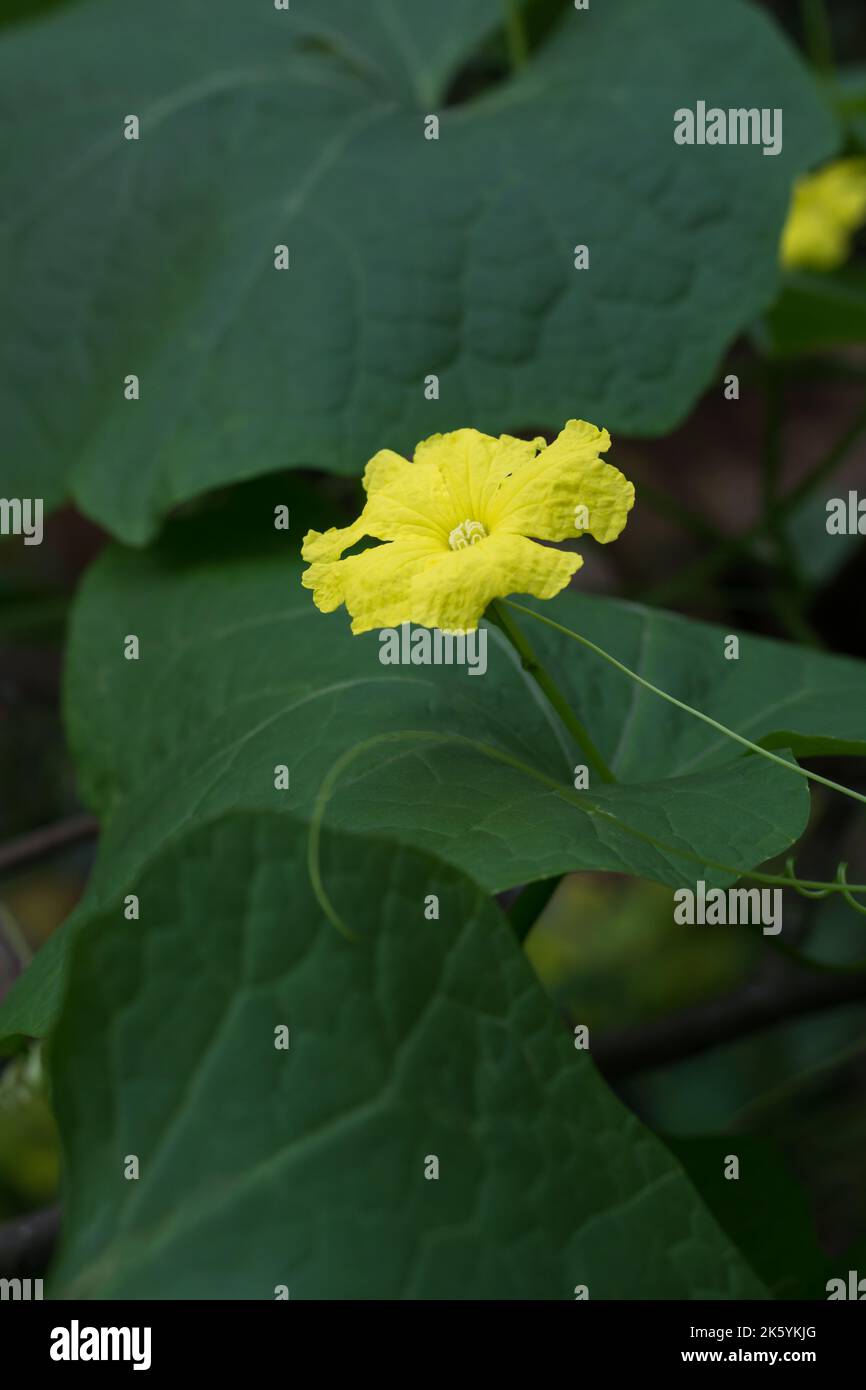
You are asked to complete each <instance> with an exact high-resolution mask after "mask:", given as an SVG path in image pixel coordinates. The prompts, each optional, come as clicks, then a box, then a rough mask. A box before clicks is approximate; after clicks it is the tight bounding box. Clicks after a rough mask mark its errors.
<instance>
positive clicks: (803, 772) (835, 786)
mask: <svg viewBox="0 0 866 1390" xmlns="http://www.w3.org/2000/svg"><path fill="white" fill-rule="evenodd" d="M503 602H504V603H506V604H507V606H508V607H509V608H514V609H516V610H517V612H518V613H528V614H529V616H530V617H531V618H536V619H537V621H538V622H540V623H545V624H546V625H547V627H552V628H553V629H554V630H555V631H556V632H561V633H563V634H564V635H565V636H566V637H573V638H574V640H575V642H580V644H581V645H582V646H584V647H587V648H588V649H589V650H590V651H591V652H595V654H596V656H600V657H603V659H604V660H605V661H607V662H609V663H610V665H611V666H615V667H616V669H617V670H618V671H622V673H623V675H625V676H628V677H629V679H630V680H633V681H636V682H637V684H638V685H642V686H643V687H644V689H645V690H649V691H651V692H652V694H653V695H658V696H659V698H660V699H662V700H666V701H667V702H668V704H669V705H675V706H676V708H677V709H681V710H684V711H685V713H686V714H690V715H692V717H693V718H694V719H700V721H701V723H703V724H709V726H710V728H711V729H715V730H717V732H718V733H720V734H724V735H725V737H726V738H730V739H733V741H734V742H735V743H739V744H740V745H741V746H742V747H743V748H748V750H749V752H750V753H757V754H759V755H760V757H762V758H766V759H767V760H768V761H769V762H771V763H778V764H779V766H780V767H784V768H787V770H788V772H793V773H795V774H796V775H797V776H799V777H805V778H806V779H807V781H809V782H819V783H820V784H821V786H822V787H829V788H830V790H831V791H834V792H841V793H842V795H843V796H849V797H850V798H851V799H852V801H859V802H862V804H863V805H864V806H866V796H863V794H862V793H861V792H855V791H854V790H853V789H852V788H851V787H843V786H842V784H841V782H833V781H831V779H830V778H829V777H821V776H820V775H819V774H818V773H817V772H809V771H808V770H807V769H806V768H805V767H800V765H799V763H791V762H788V761H787V759H785V758H780V757H779V756H778V754H777V753H771V752H770V750H769V749H768V748H762V747H761V745H760V744H759V743H752V741H751V739H748V738H743V735H742V734H737V733H734V731H733V729H729V728H727V726H726V725H724V724H720V723H719V721H718V720H717V719H711V718H710V716H709V715H708V714H703V713H702V711H701V710H699V709H694V708H693V706H692V705H687V704H686V703H685V702H684V701H683V700H678V699H677V698H676V697H675V696H674V695H669V694H668V692H667V691H666V690H661V689H659V687H658V686H657V685H653V684H652V682H651V681H648V680H645V679H644V677H643V676H639V675H638V673H637V671H632V669H631V667H629V666H625V665H624V664H623V662H621V661H617V659H616V657H615V656H611V654H610V652H606V651H605V650H604V648H603V647H599V646H596V644H595V642H591V641H590V640H589V638H588V637H584V636H583V634H582V633H580V632H574V631H573V629H572V628H570V627H563V625H562V623H556V622H554V621H553V619H552V618H545V617H544V615H543V614H542V613H535V612H534V611H533V610H532V609H531V608H524V606H523V604H522V603H514V602H513V601H512V600H511V599H504V600H503Z"/></svg>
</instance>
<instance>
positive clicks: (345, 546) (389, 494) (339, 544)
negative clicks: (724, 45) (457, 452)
mask: <svg viewBox="0 0 866 1390" xmlns="http://www.w3.org/2000/svg"><path fill="white" fill-rule="evenodd" d="M363 481H364V488H365V490H366V493H367V501H366V503H365V505H364V510H363V511H362V512H361V515H360V516H359V517H358V520H357V521H354V522H353V523H352V525H351V526H343V527H339V526H332V527H331V528H330V530H328V531H324V532H321V531H308V532H307V534H306V536H305V537H304V543H303V546H302V548H301V554H302V556H303V558H304V559H305V560H310V561H312V562H315V561H317V560H324V561H328V560H337V559H339V557H340V556H341V555H342V554H343V553H344V551H346V550H350V549H351V547H352V546H353V545H356V544H357V542H358V541H359V540H363V538H364V537H365V536H369V537H371V538H372V539H374V540H380V541H396V540H400V539H402V538H407V537H415V538H417V539H420V540H427V541H430V543H431V544H432V543H434V542H435V543H437V544H438V545H439V547H440V548H442V549H447V547H448V536H449V533H450V531H451V530H452V528H453V527H454V525H455V522H454V521H453V520H452V518H451V508H450V503H449V497H448V493H447V491H446V489H445V486H444V484H443V482H442V479H441V477H440V475H439V472H438V470H437V469H436V468H435V467H433V466H432V465H431V464H427V465H423V464H417V463H410V462H409V461H408V459H404V458H402V457H401V456H400V455H399V454H395V453H394V452H393V450H391V449H382V450H380V452H379V453H378V454H376V455H375V456H374V457H373V458H371V459H370V462H369V463H368V464H367V467H366V469H365V471H364V480H363Z"/></svg>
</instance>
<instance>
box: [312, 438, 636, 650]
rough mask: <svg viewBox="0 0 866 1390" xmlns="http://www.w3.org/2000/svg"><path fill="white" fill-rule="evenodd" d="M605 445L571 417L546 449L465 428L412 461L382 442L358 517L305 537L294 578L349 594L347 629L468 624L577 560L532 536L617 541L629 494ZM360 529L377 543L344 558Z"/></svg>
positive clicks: (550, 592) (325, 602) (559, 579)
mask: <svg viewBox="0 0 866 1390" xmlns="http://www.w3.org/2000/svg"><path fill="white" fill-rule="evenodd" d="M609 448H610V435H609V434H608V432H607V430H598V429H596V427H595V426H594V425H588V424H586V422H585V421H583V420H569V422H568V424H567V425H566V427H565V429H564V430H563V431H562V433H561V434H560V435H559V438H558V439H556V440H555V441H554V443H553V444H551V445H549V446H548V445H546V444H545V441H544V440H543V439H533V440H525V439H513V438H511V436H509V435H507V434H503V435H501V436H500V438H499V439H494V438H493V437H492V436H491V435H488V434H479V432H478V430H472V429H463V430H454V431H453V432H452V433H451V434H434V435H433V436H432V437H431V438H430V439H425V440H424V441H423V442H422V443H421V444H419V445H418V447H417V449H416V450H415V457H414V460H413V461H412V462H411V463H410V462H409V461H408V460H407V459H404V458H401V457H400V455H399V454H395V453H393V452H392V451H391V450H390V449H383V450H382V451H381V452H380V453H378V454H376V456H375V457H374V458H372V459H371V460H370V462H369V463H368V464H367V468H366V470H365V472H364V488H365V490H366V493H367V501H366V504H365V506H364V510H363V511H362V513H361V515H360V517H359V518H358V520H357V521H356V522H354V523H353V525H351V526H346V527H343V528H337V527H332V528H331V530H329V531H325V532H324V533H322V532H320V531H309V532H308V533H307V535H306V536H305V537H304V546H303V552H302V553H303V557H304V559H305V560H309V561H310V567H309V569H307V570H305V571H304V574H303V577H302V582H303V584H304V586H305V587H306V588H307V589H312V591H313V599H314V601H315V603H316V605H317V607H319V608H320V609H321V610H322V612H323V613H330V612H332V611H333V610H334V609H335V608H338V607H339V605H340V604H341V603H345V605H346V607H347V608H348V610H349V613H350V614H351V617H352V631H353V632H355V633H358V632H368V631H369V630H370V629H371V628H380V627H398V626H399V625H400V624H401V623H404V622H412V623H417V624H418V625H419V626H421V627H438V628H441V629H442V630H443V631H446V632H469V631H471V630H472V629H473V628H476V627H477V626H478V622H479V620H480V618H481V617H482V615H483V613H484V610H485V608H486V607H487V605H488V604H489V603H490V602H491V601H492V600H493V599H495V598H505V597H506V596H507V595H508V594H515V593H518V594H533V595H534V596H535V597H536V598H545V599H546V598H553V596H554V594H558V593H559V591H560V589H563V588H565V586H566V584H567V583H568V581H569V579H570V578H571V576H572V575H573V574H574V572H575V570H577V569H579V568H580V566H581V565H582V564H583V560H582V559H581V557H580V556H579V555H574V554H566V553H565V552H564V551H561V550H553V549H551V547H549V546H545V545H537V544H536V540H540V541H564V540H567V539H568V538H569V537H571V536H580V535H583V534H584V533H585V532H587V531H588V532H589V534H590V535H591V536H594V537H595V539H596V540H597V541H601V542H602V543H606V542H607V541H613V540H616V538H617V536H618V535H619V533H620V532H621V531H622V529H623V527H624V526H625V523H626V519H627V517H628V513H629V511H630V510H631V507H632V505H633V503H634V488H633V486H632V484H631V483H630V482H627V480H626V479H625V478H624V477H623V475H622V473H620V472H619V470H618V469H616V468H613V467H612V466H611V465H610V464H609V463H603V462H602V460H601V459H600V458H599V457H598V456H599V454H600V453H604V451H605V450H606V449H609ZM364 537H372V538H373V539H375V540H379V541H383V542H385V543H384V544H383V545H377V546H370V547H368V548H367V549H365V550H361V551H360V552H359V553H358V554H355V555H348V556H346V558H345V559H342V558H341V556H342V555H343V554H344V552H345V551H346V550H349V549H350V548H351V547H352V546H354V545H355V544H356V543H357V542H358V541H360V540H362V539H363V538H364ZM529 537H535V540H530V539H529Z"/></svg>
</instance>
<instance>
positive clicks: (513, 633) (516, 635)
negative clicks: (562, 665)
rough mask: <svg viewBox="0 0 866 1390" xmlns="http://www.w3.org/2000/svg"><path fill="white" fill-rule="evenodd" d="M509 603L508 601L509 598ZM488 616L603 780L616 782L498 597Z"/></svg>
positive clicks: (516, 605) (512, 606) (526, 610)
mask: <svg viewBox="0 0 866 1390" xmlns="http://www.w3.org/2000/svg"><path fill="white" fill-rule="evenodd" d="M506 602H508V600H506ZM508 606H509V607H510V608H517V607H519V605H518V604H513V603H509V604H508ZM523 611H524V612H526V613H529V612H531V609H529V608H526V609H524V610H523ZM485 616H486V617H487V618H488V619H489V621H490V622H493V623H495V624H496V626H497V627H498V628H499V629H500V631H501V632H503V633H504V634H505V636H506V637H507V639H508V641H509V642H510V643H511V645H512V647H513V648H514V650H515V651H516V652H517V655H518V656H519V657H520V663H521V665H522V667H523V669H524V671H526V673H527V675H530V676H531V677H532V679H533V680H534V681H535V683H536V685H537V686H538V688H539V690H541V691H542V693H543V694H544V695H545V696H546V697H547V699H548V700H549V701H550V703H551V705H552V706H553V708H554V709H555V710H556V713H557V714H558V715H559V717H560V719H561V720H562V722H563V724H564V725H565V727H566V728H567V729H568V731H569V732H570V733H571V734H572V735H573V736H574V739H575V741H576V742H577V744H578V746H579V747H580V748H581V749H582V750H583V753H584V755H585V757H586V758H587V759H588V761H589V763H590V766H591V768H592V769H593V770H594V771H595V772H597V773H598V775H599V777H600V778H601V780H602V781H603V782H615V781H616V778H615V776H614V775H613V773H612V772H611V770H610V768H609V767H608V765H607V763H606V762H605V760H604V758H603V757H602V755H601V753H600V752H599V751H598V748H597V747H596V746H595V743H594V742H593V740H592V738H591V737H590V735H589V732H588V730H587V729H586V728H585V727H584V725H583V724H582V723H581V721H580V720H579V719H578V717H577V715H576V714H575V713H574V711H573V709H572V708H571V706H570V705H569V703H568V701H567V700H566V698H565V696H564V695H563V693H562V691H561V690H560V689H559V686H558V685H557V684H556V682H555V681H554V679H553V677H552V676H551V675H550V673H549V672H548V671H546V670H545V668H544V667H543V666H542V664H541V662H540V661H539V660H538V657H537V656H536V655H535V652H534V651H533V650H532V647H531V646H530V645H529V642H528V641H527V639H526V637H525V636H524V635H523V633H522V632H521V630H520V628H519V627H518V626H517V624H516V623H515V622H514V621H513V619H511V618H509V616H508V614H507V613H506V612H505V611H504V609H503V607H502V603H501V601H500V600H496V599H495V600H494V601H493V603H491V604H490V607H489V608H488V609H487V613H486V615H485Z"/></svg>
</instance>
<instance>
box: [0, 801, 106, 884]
mask: <svg viewBox="0 0 866 1390" xmlns="http://www.w3.org/2000/svg"><path fill="white" fill-rule="evenodd" d="M98 833H99V822H98V821H97V819H96V817H95V816H89V815H86V814H85V813H83V812H82V814H81V815H78V816H70V817H69V819H68V820H62V821H58V822H57V824H56V825H46V826H44V827H42V828H41V829H40V830H31V831H29V832H28V833H27V834H26V835H19V836H17V837H16V838H15V839H14V840H10V841H9V842H8V844H5V845H0V873H6V872H8V871H9V870H10V869H20V868H23V867H25V866H26V865H28V864H33V863H35V862H36V861H37V860H39V859H44V858H46V857H47V856H48V855H50V854H54V853H55V851H57V850H59V849H66V848H68V847H69V846H70V845H75V844H78V843H79V842H80V841H81V840H90V839H93V838H94V837H95V836H96V835H98Z"/></svg>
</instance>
